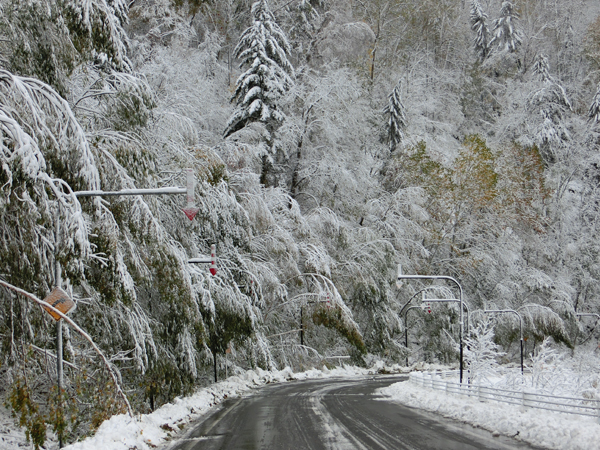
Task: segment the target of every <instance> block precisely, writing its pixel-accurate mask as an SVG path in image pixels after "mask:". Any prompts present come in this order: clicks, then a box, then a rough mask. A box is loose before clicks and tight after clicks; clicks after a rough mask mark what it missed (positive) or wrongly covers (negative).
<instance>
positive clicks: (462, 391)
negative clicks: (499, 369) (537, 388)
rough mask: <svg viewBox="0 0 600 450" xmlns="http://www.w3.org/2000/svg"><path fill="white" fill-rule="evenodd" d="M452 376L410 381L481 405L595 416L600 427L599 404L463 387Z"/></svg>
mask: <svg viewBox="0 0 600 450" xmlns="http://www.w3.org/2000/svg"><path fill="white" fill-rule="evenodd" d="M453 372H456V371H444V372H437V373H436V372H432V373H429V372H411V373H410V375H409V381H410V382H411V383H414V384H416V385H418V386H423V387H428V388H431V389H436V390H440V391H445V392H447V393H449V394H456V395H463V396H466V397H473V398H476V399H478V400H479V401H481V402H485V401H489V400H492V401H496V402H502V403H510V404H513V405H519V406H523V407H525V408H538V409H546V410H548V411H555V412H562V413H567V414H578V415H581V416H592V417H596V419H597V420H598V423H600V400H596V399H587V398H575V397H565V396H558V395H548V394H538V393H535V392H532V391H528V390H527V389H524V390H522V391H511V390H508V389H499V388H494V387H491V386H484V385H481V384H469V383H462V384H461V383H456V382H454V381H450V380H448V378H449V377H450V376H452V375H451V374H453Z"/></svg>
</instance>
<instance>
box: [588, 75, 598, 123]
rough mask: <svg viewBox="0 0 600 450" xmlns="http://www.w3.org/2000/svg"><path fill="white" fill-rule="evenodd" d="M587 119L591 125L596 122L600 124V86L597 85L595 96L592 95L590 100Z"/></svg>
mask: <svg viewBox="0 0 600 450" xmlns="http://www.w3.org/2000/svg"><path fill="white" fill-rule="evenodd" d="M588 117H589V119H590V121H591V122H592V123H593V124H597V123H598V122H600V84H599V85H598V89H597V90H596V94H594V98H593V99H592V103H591V104H590V108H589V110H588Z"/></svg>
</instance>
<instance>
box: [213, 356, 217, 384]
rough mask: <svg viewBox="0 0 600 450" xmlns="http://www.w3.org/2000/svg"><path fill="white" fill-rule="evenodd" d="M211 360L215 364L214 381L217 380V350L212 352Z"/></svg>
mask: <svg viewBox="0 0 600 450" xmlns="http://www.w3.org/2000/svg"><path fill="white" fill-rule="evenodd" d="M213 361H214V366H215V383H216V382H217V351H216V350H215V351H214V352H213Z"/></svg>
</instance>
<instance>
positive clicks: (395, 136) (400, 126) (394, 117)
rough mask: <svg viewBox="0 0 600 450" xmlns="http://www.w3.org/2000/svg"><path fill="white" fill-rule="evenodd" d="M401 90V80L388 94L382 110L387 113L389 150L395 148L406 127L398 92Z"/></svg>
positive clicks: (404, 114) (401, 139)
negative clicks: (385, 104)
mask: <svg viewBox="0 0 600 450" xmlns="http://www.w3.org/2000/svg"><path fill="white" fill-rule="evenodd" d="M401 90H402V82H401V81H399V82H398V84H397V85H396V87H395V88H394V90H393V91H392V92H391V94H390V95H389V97H388V99H389V101H388V105H387V106H386V107H385V109H384V110H383V112H384V114H389V115H390V117H389V120H388V123H387V139H388V141H389V144H390V151H391V152H393V151H394V150H396V147H397V146H398V144H400V143H401V142H402V141H403V140H404V138H405V136H406V135H405V130H406V127H407V120H406V113H405V109H404V105H403V104H402V98H401V96H400V92H401Z"/></svg>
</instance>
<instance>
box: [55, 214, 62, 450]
mask: <svg viewBox="0 0 600 450" xmlns="http://www.w3.org/2000/svg"><path fill="white" fill-rule="evenodd" d="M55 221H56V226H55V240H56V249H55V253H56V255H58V251H59V249H58V243H59V242H60V203H59V204H58V209H57V211H56V212H55ZM54 264H55V266H54V271H55V273H54V283H55V284H56V287H58V288H60V287H61V285H62V274H61V269H60V263H59V262H58V258H57V257H56V259H55V261H54ZM56 385H57V386H56V387H57V390H58V410H59V412H60V414H61V415H62V414H63V404H62V389H63V342H62V320H57V321H56ZM59 420H61V419H59ZM58 448H63V432H62V427H61V428H59V430H58Z"/></svg>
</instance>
